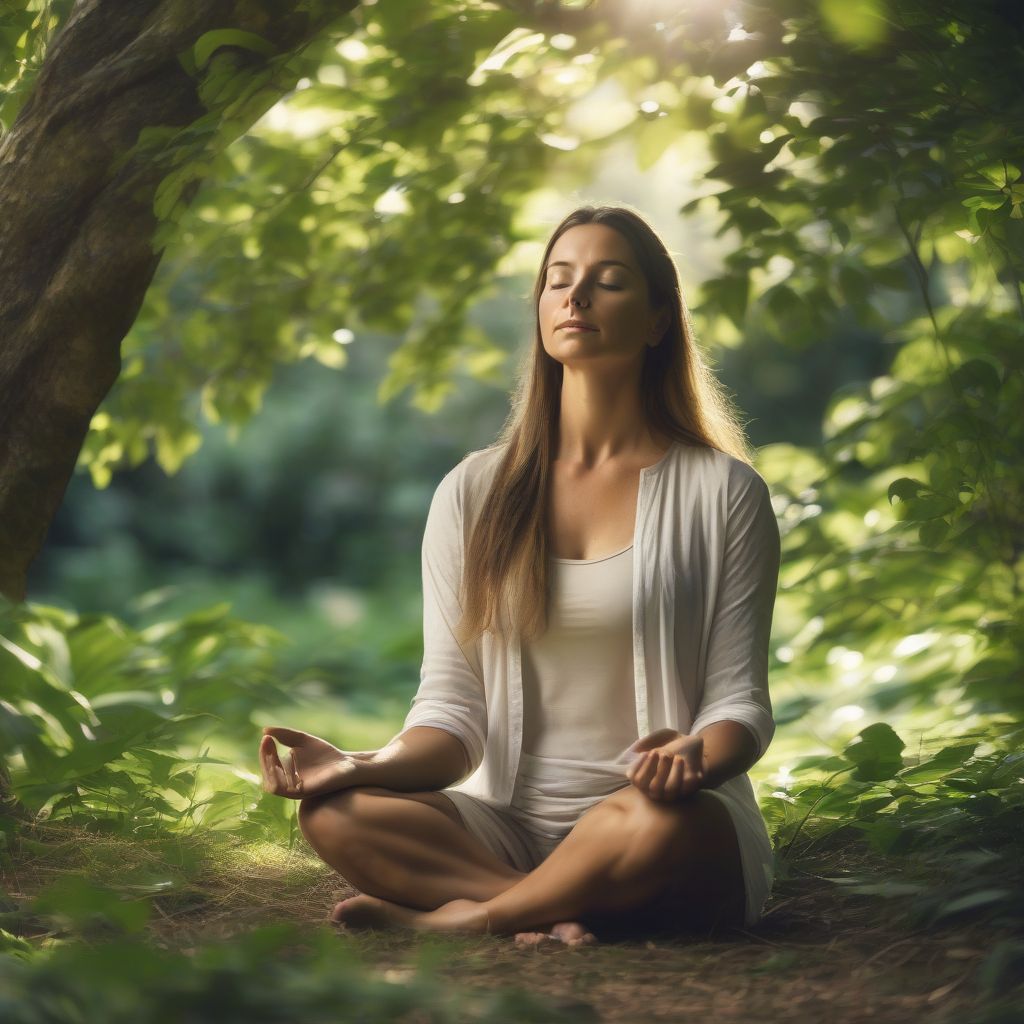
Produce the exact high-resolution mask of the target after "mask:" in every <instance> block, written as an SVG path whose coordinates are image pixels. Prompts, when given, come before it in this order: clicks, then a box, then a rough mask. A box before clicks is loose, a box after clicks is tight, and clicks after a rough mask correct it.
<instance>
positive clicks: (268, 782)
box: [260, 736, 276, 793]
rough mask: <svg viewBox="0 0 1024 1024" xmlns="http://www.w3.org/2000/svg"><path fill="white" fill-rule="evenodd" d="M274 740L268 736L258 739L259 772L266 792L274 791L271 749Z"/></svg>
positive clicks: (273, 747) (272, 748)
mask: <svg viewBox="0 0 1024 1024" xmlns="http://www.w3.org/2000/svg"><path fill="white" fill-rule="evenodd" d="M275 749H276V748H275V746H274V741H273V740H272V739H271V738H270V737H269V736H264V737H263V739H262V740H260V774H261V775H262V776H263V788H264V789H265V790H267V792H268V793H272V792H273V791H274V767H273V761H272V760H271V751H273V750H275Z"/></svg>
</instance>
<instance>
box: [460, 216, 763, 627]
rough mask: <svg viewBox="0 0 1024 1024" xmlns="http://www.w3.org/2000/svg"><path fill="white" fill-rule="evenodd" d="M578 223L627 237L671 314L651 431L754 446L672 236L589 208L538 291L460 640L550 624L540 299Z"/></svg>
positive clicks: (547, 403) (473, 546)
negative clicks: (697, 316) (687, 295)
mask: <svg viewBox="0 0 1024 1024" xmlns="http://www.w3.org/2000/svg"><path fill="white" fill-rule="evenodd" d="M580 224H604V225H606V226H608V227H610V228H613V229H614V230H616V231H618V232H619V234H621V235H622V236H623V237H624V238H625V239H626V241H628V242H629V243H630V245H631V246H632V249H633V253H634V255H635V256H636V260H637V263H638V264H639V265H640V269H641V270H642V271H643V274H644V277H645V278H646V279H647V286H648V294H649V298H650V303H651V307H652V309H657V308H660V307H663V306H666V305H667V306H668V307H669V309H670V311H671V314H672V320H671V323H670V324H669V326H668V329H667V330H666V331H665V334H664V335H663V336H662V339H661V341H659V342H658V344H657V345H655V346H653V347H648V349H647V352H646V355H645V361H644V364H643V370H642V372H641V377H640V387H641V391H642V392H643V406H644V411H645V414H646V416H647V422H648V425H649V427H650V428H651V430H652V432H654V433H656V434H660V435H662V436H665V437H669V438H671V439H673V440H676V441H680V442H682V443H683V444H688V445H703V446H708V447H711V448H717V449H719V450H721V451H723V452H728V453H729V454H730V455H733V456H735V457H736V458H739V459H742V460H743V461H744V462H749V461H750V453H749V449H748V447H747V441H746V438H745V436H744V433H743V428H742V427H741V426H740V423H739V421H738V420H737V417H736V414H735V412H734V411H733V408H732V405H731V403H730V401H729V399H728V397H727V396H726V394H725V392H724V390H723V388H722V386H721V384H719V382H718V380H717V378H716V377H715V376H714V375H713V374H712V373H711V371H710V370H709V369H708V367H707V366H706V365H705V364H704V361H703V360H702V358H701V355H700V352H699V351H698V349H697V346H696V344H695V342H694V338H693V329H692V325H691V322H690V315H689V312H688V311H687V308H686V303H685V301H684V300H683V293H682V289H681V288H680V285H679V274H678V272H677V270H676V266H675V263H673V261H672V257H671V256H670V255H669V252H668V249H667V248H666V246H665V243H664V242H663V241H662V239H661V238H660V236H659V235H658V234H657V232H656V231H655V230H654V229H653V228H652V227H651V226H650V225H649V224H648V223H647V221H645V220H644V219H643V218H642V217H641V216H640V215H639V214H638V213H635V212H634V211H633V210H631V209H629V208H627V207H622V206H596V207H595V206H584V207H581V208H579V209H577V210H574V211H573V212H572V213H570V214H569V215H568V216H567V217H566V218H565V219H564V220H563V221H562V222H561V223H560V224H559V225H558V227H556V228H555V230H554V233H553V234H552V235H551V238H550V239H549V240H548V244H547V248H545V250H544V258H543V259H542V260H541V264H540V270H539V272H538V274H537V280H536V282H535V284H534V289H533V310H534V325H535V328H534V343H533V345H532V346H531V348H530V350H529V351H528V352H527V353H526V356H525V359H524V360H523V363H522V365H521V366H520V369H519V373H518V375H517V380H516V386H515V390H514V392H513V397H512V408H511V411H510V413H509V417H508V419H507V420H506V421H505V426H504V427H503V429H502V432H501V435H500V436H499V438H498V440H497V441H495V443H494V444H493V445H491V446H490V450H494V449H498V448H505V452H504V455H503V456H502V457H501V459H500V462H499V464H498V468H497V472H496V474H495V477H494V481H493V483H492V484H491V487H490V490H489V492H488V494H487V497H486V500H485V501H484V503H483V506H482V507H483V508H485V509H486V510H487V511H486V514H485V515H480V516H479V517H478V518H477V521H476V523H475V524H474V525H473V528H472V532H471V536H470V540H469V543H468V545H467V550H466V557H465V561H464V569H463V574H462V608H463V615H462V619H461V621H460V622H459V625H458V628H457V633H458V636H459V640H460V642H461V643H463V644H468V643H470V642H472V641H473V640H475V639H476V637H478V636H479V635H480V634H481V633H482V632H483V631H484V630H491V631H495V632H497V631H502V630H505V629H509V628H511V629H515V630H517V631H518V632H519V633H520V635H521V636H523V637H524V638H532V637H536V636H538V635H539V634H540V633H541V632H543V630H544V629H545V628H546V626H547V597H548V531H547V527H546V515H545V513H546V509H547V502H548V480H549V476H550V470H551V463H552V462H553V460H554V458H555V453H556V451H557V440H558V423H559V409H560V403H561V390H562V364H561V363H560V362H558V361H557V360H556V359H553V358H552V357H551V356H549V355H548V353H547V352H545V350H544V345H543V343H542V341H541V332H540V317H539V314H538V304H539V302H540V297H541V293H542V292H543V290H544V284H545V280H546V267H547V262H548V258H549V257H550V255H551V249H552V247H553V246H554V244H555V242H556V241H558V239H559V238H560V237H561V236H562V235H563V234H564V233H565V232H566V231H568V230H569V228H573V227H576V226H577V225H580Z"/></svg>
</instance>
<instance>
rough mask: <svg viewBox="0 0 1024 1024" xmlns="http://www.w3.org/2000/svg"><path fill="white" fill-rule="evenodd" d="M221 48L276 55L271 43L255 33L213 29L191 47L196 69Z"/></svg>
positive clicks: (237, 29)
mask: <svg viewBox="0 0 1024 1024" xmlns="http://www.w3.org/2000/svg"><path fill="white" fill-rule="evenodd" d="M222 46H233V47H238V48H240V49H243V50H251V51H252V52H254V53H261V54H263V56H265V57H272V56H273V55H274V54H275V53H277V49H276V47H275V46H274V44H273V43H271V42H270V41H269V40H267V39H264V38H263V37H262V36H258V35H256V33H255V32H246V31H244V30H242V29H240V28H215V29H211V30H210V31H209V32H204V33H203V34H202V35H201V36H200V37H199V38H198V39H197V40H196V41H195V43H194V45H193V47H192V56H193V58H194V60H195V65H196V67H197V68H199V69H202V68H204V67H205V66H206V64H207V63H208V62H209V60H210V58H211V57H212V56H213V54H214V53H215V52H216V51H217V50H219V49H220V48H221V47H222Z"/></svg>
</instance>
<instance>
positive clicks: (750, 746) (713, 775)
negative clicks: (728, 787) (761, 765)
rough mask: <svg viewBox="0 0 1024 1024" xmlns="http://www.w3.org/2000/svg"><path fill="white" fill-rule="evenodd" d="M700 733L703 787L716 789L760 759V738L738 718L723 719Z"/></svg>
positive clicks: (747, 769)
mask: <svg viewBox="0 0 1024 1024" xmlns="http://www.w3.org/2000/svg"><path fill="white" fill-rule="evenodd" d="M697 735H699V736H700V738H701V739H702V740H703V741H704V755H703V762H704V778H703V784H702V785H703V788H704V789H715V788H717V787H718V786H720V785H721V784H722V783H723V782H725V781H726V780H727V779H732V778H735V776H737V775H742V774H743V773H744V772H745V771H749V770H750V769H751V768H752V767H753V766H754V762H755V761H756V760H757V740H756V739H754V736H753V733H751V731H750V730H749V729H748V728H746V726H743V725H740V724H739V722H731V721H729V720H728V719H722V720H721V721H719V722H715V723H713V724H712V725H709V726H707V727H706V728H704V729H701V731H700V732H699V733H698V734H697Z"/></svg>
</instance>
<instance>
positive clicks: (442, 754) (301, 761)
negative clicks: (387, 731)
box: [260, 726, 469, 800]
mask: <svg viewBox="0 0 1024 1024" xmlns="http://www.w3.org/2000/svg"><path fill="white" fill-rule="evenodd" d="M275 740H277V741H278V742H279V743H282V744H284V746H285V747H287V748H288V753H287V754H286V755H285V757H284V760H283V761H282V759H281V757H280V756H279V755H278V752H277V745H276V744H275V742H274V741H275ZM260 769H261V771H262V773H263V788H264V789H265V790H266V791H267V792H268V793H274V794H275V795H277V796H283V797H290V798H291V799H293V800H301V799H302V798H303V797H308V796H323V795H324V794H325V793H335V792H337V791H338V790H340V789H351V788H352V787H353V786H382V787H384V788H386V789H393V790H396V791H398V792H406V793H408V792H413V791H416V790H432V789H444V788H445V787H446V786H450V785H451V784H452V783H453V782H457V781H458V780H459V779H461V778H463V776H465V775H466V774H468V772H469V755H468V754H467V753H466V748H465V747H464V746H463V745H462V743H461V742H460V741H459V739H458V738H457V737H455V736H453V735H452V734H451V733H449V732H444V731H442V730H440V729H432V728H430V727H427V726H423V727H417V728H414V729H407V730H405V731H404V732H402V733H399V735H398V736H396V737H395V738H394V739H393V740H391V742H390V743H388V745H387V746H386V747H384V748H382V749H381V750H368V751H360V752H359V753H348V752H346V751H344V750H339V749H338V748H337V747H336V746H334V745H333V744H331V743H328V742H327V740H324V739H321V738H320V737H319V736H313V735H312V734H311V733H308V732H301V731H299V730H298V729H287V728H284V727H283V726H268V727H267V728H266V729H265V730H264V735H263V739H262V740H261V741H260Z"/></svg>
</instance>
